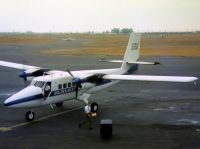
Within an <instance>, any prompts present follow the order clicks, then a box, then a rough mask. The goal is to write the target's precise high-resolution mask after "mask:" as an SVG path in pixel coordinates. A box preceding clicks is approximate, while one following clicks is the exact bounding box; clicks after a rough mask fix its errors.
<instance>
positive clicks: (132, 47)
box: [121, 32, 140, 71]
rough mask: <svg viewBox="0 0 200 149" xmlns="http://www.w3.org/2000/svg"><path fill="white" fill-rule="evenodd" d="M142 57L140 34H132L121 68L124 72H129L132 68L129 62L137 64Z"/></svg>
mask: <svg viewBox="0 0 200 149" xmlns="http://www.w3.org/2000/svg"><path fill="white" fill-rule="evenodd" d="M139 56H140V34H139V33H134V32H133V33H131V35H130V38H129V42H128V45H127V48H126V52H125V55H124V59H123V63H122V66H121V69H122V71H127V70H129V69H130V68H131V66H132V65H130V64H128V62H135V61H137V60H138V59H139Z"/></svg>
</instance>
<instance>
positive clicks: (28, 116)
mask: <svg viewBox="0 0 200 149" xmlns="http://www.w3.org/2000/svg"><path fill="white" fill-rule="evenodd" d="M25 118H26V120H27V121H28V122H30V121H33V120H34V118H35V113H34V112H32V111H28V112H26V115H25Z"/></svg>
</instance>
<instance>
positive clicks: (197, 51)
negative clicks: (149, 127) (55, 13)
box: [0, 33, 200, 56]
mask: <svg viewBox="0 0 200 149" xmlns="http://www.w3.org/2000/svg"><path fill="white" fill-rule="evenodd" d="M66 38H67V39H70V40H62V39H66ZM128 38H129V35H113V34H30V35H27V34H21V35H4V36H0V44H53V43H61V44H62V43H63V42H74V43H75V45H76V42H79V44H77V46H74V47H73V48H69V47H67V46H66V48H62V49H59V48H58V49H57V48H55V49H53V50H52V49H51V50H48V49H43V50H42V51H41V53H42V54H51V55H55V54H56V55H66V56H70V55H73V56H74V55H77V56H81V55H86V56H87V55H95V56H102V55H115V56H122V55H124V51H125V49H126V46H127V42H128ZM141 55H143V56H200V33H195V34H194V33H188V34H167V35H166V36H165V37H162V36H161V34H142V39H141Z"/></svg>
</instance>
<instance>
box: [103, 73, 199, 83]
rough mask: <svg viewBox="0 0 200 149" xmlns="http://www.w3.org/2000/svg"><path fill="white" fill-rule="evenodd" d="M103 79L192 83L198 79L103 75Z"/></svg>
mask: <svg viewBox="0 0 200 149" xmlns="http://www.w3.org/2000/svg"><path fill="white" fill-rule="evenodd" d="M102 78H103V79H108V80H126V81H161V82H194V81H196V80H197V79H198V78H196V77H186V76H153V75H104V76H103V77H102Z"/></svg>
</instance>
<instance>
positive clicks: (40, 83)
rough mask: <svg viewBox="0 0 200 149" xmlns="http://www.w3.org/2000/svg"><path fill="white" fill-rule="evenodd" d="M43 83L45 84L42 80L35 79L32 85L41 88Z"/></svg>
mask: <svg viewBox="0 0 200 149" xmlns="http://www.w3.org/2000/svg"><path fill="white" fill-rule="evenodd" d="M44 84H45V82H43V81H36V82H35V84H34V86H37V87H40V88H42V87H43V86H44Z"/></svg>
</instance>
